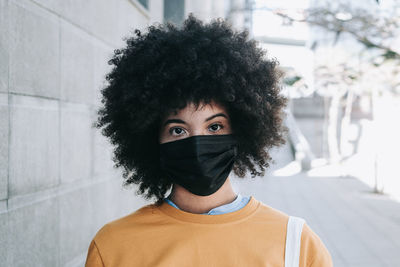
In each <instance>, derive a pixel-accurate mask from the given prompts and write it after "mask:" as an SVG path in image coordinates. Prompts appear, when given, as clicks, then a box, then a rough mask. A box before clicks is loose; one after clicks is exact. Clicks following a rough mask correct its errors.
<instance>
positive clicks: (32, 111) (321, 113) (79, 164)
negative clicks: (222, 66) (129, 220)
mask: <svg viewBox="0 0 400 267" xmlns="http://www.w3.org/2000/svg"><path fill="white" fill-rule="evenodd" d="M190 12H192V13H193V14H194V15H195V16H196V17H197V18H199V19H201V20H203V21H204V22H210V21H211V20H212V19H215V18H224V19H226V20H227V21H228V22H229V23H231V25H232V27H233V28H234V29H236V30H247V31H248V32H249V36H250V38H254V39H255V40H257V41H258V44H259V46H260V47H262V48H263V49H265V50H266V51H267V53H266V57H268V58H276V59H277V60H278V61H279V62H280V68H281V70H282V73H283V74H284V75H283V78H282V87H283V93H284V94H285V95H286V96H288V98H289V99H290V100H289V104H288V107H287V110H286V117H285V121H284V123H285V125H286V126H287V128H288V135H287V142H286V144H285V145H284V146H282V147H281V148H279V149H275V150H274V151H273V159H274V160H275V163H274V164H273V165H272V166H271V168H270V169H269V171H268V172H267V173H266V174H265V176H264V177H260V178H254V179H253V178H250V177H246V179H243V180H242V179H238V178H237V177H233V180H232V183H233V185H234V188H235V189H236V191H237V192H240V193H241V194H242V195H253V196H254V197H255V198H257V199H258V200H260V201H262V202H264V203H266V204H268V205H269V206H271V207H273V208H275V209H278V210H281V211H283V212H286V213H288V214H290V215H294V216H300V217H303V218H304V219H305V220H306V221H307V223H308V224H309V225H310V226H311V228H312V229H313V230H314V231H315V232H316V233H317V234H318V235H319V236H320V238H321V239H322V241H323V242H324V243H325V244H326V246H327V248H328V250H329V251H330V252H331V254H332V257H333V261H334V266H338V267H342V266H343V267H347V266H348V267H353V266H363V267H365V266H366V267H369V266H379V267H380V266H390V267H392V266H400V253H399V252H400V164H399V163H398V158H399V157H398V154H399V151H400V138H399V136H400V120H399V118H398V117H399V116H400V27H399V26H400V3H398V2H397V1H395V0H339V1H334V2H332V1H325V0H324V1H313V0H297V1H294V0H279V1H278V0H202V1H200V0H114V1H108V0H96V1H94V0H90V1H84V0H71V1H50V0H0V266H84V262H85V259H86V254H87V249H88V246H89V242H90V241H91V239H92V238H93V236H94V234H95V233H96V232H97V231H98V229H99V228H100V227H101V226H103V225H104V224H105V223H106V222H109V221H111V220H114V219H116V218H119V217H121V216H124V215H126V214H128V213H131V212H133V211H135V210H136V209H138V208H140V207H141V206H143V205H146V204H149V202H146V201H145V200H143V199H142V198H141V197H139V196H136V195H135V191H136V189H137V188H130V189H129V188H122V183H123V178H122V175H121V170H118V169H115V168H113V162H112V149H113V148H112V147H111V145H110V144H109V142H108V140H105V138H104V137H103V136H102V135H101V134H100V132H99V131H98V130H97V129H95V128H93V127H92V126H91V125H92V123H93V122H94V121H95V118H96V111H97V108H98V107H99V104H100V90H101V88H102V87H103V86H104V85H105V82H106V81H105V75H106V74H107V73H108V72H109V71H110V67H109V65H108V64H107V62H108V60H109V59H110V58H111V55H112V54H113V51H114V50H115V49H118V48H122V47H124V46H125V41H124V37H127V36H131V35H132V34H133V32H134V30H135V29H140V30H141V31H145V30H146V27H148V26H150V25H152V24H154V23H163V22H167V21H168V22H171V23H174V24H176V25H178V26H179V25H180V24H181V23H182V22H183V21H184V19H185V18H186V17H187V16H188V14H189V13H190Z"/></svg>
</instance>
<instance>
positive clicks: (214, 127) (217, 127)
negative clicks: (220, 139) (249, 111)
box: [208, 123, 224, 132]
mask: <svg viewBox="0 0 400 267" xmlns="http://www.w3.org/2000/svg"><path fill="white" fill-rule="evenodd" d="M222 128H224V126H223V125H222V124H218V123H215V124H212V125H210V127H208V129H209V130H210V131H211V132H217V131H219V130H221V129H222Z"/></svg>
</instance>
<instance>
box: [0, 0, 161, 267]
mask: <svg viewBox="0 0 400 267" xmlns="http://www.w3.org/2000/svg"><path fill="white" fill-rule="evenodd" d="M162 14H163V1H162V0H150V1H149V8H148V9H146V8H144V7H143V6H142V5H141V4H140V3H139V2H138V1H136V0H113V1H109V0H88V1H86V0H85V1H82V0H72V1H52V0H0V265H1V266H82V265H83V263H84V260H85V257H86V253H87V248H88V245H89V242H90V240H91V239H92V237H93V235H94V234H95V233H96V231H97V230H98V229H99V228H100V227H101V226H102V225H103V224H104V223H106V222H108V221H110V220H112V219H114V218H118V217H121V216H123V215H125V214H127V213H130V212H132V211H133V210H135V209H137V208H138V207H140V206H142V205H143V204H145V202H144V201H143V200H141V199H140V198H139V197H136V196H134V190H131V191H128V190H124V189H122V186H121V185H122V178H121V175H120V172H119V171H118V170H115V169H114V168H113V163H112V161H111V152H112V151H111V147H110V145H109V144H108V142H107V140H105V139H104V137H102V136H101V135H100V133H99V132H98V130H96V129H94V128H92V127H91V124H92V122H93V121H95V118H96V116H95V115H96V113H95V111H96V108H97V107H98V104H99V90H100V88H101V86H102V84H103V82H104V75H105V73H106V72H107V71H108V70H109V66H108V65H107V60H108V58H110V56H111V55H112V51H113V50H114V49H115V48H119V47H121V46H122V45H123V44H124V42H123V40H122V38H123V37H124V36H127V35H128V34H129V33H130V32H132V31H133V30H134V29H135V28H139V29H143V28H144V27H146V26H147V25H149V24H150V23H153V22H156V21H158V22H162V19H163V18H162Z"/></svg>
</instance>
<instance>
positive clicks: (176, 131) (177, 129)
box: [169, 127, 185, 136]
mask: <svg viewBox="0 0 400 267" xmlns="http://www.w3.org/2000/svg"><path fill="white" fill-rule="evenodd" d="M169 133H170V134H171V135H174V136H178V135H182V134H184V133H185V130H184V129H182V128H180V127H172V128H171V129H169Z"/></svg>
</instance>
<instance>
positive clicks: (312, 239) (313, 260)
mask: <svg viewBox="0 0 400 267" xmlns="http://www.w3.org/2000/svg"><path fill="white" fill-rule="evenodd" d="M300 266H307V267H308V266H324V267H325V266H326V267H330V266H333V263H332V258H331V255H330V253H329V251H328V249H327V248H326V246H325V244H324V243H323V242H322V240H321V238H320V237H319V236H318V235H317V234H316V233H315V232H314V231H313V230H312V229H311V228H310V226H309V225H308V224H307V223H304V225H303V230H302V234H301V249H300Z"/></svg>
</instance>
